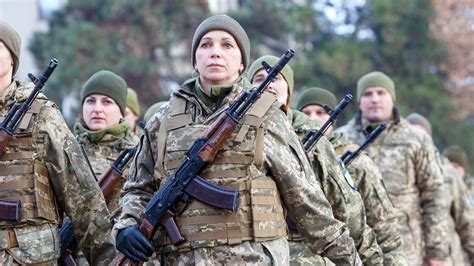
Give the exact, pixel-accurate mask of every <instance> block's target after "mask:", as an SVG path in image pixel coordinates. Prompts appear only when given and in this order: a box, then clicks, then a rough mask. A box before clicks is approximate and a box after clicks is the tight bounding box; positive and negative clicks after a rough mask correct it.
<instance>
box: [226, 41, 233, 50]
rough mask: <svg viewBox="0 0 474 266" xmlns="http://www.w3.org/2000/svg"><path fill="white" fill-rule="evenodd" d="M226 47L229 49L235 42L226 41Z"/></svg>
mask: <svg viewBox="0 0 474 266" xmlns="http://www.w3.org/2000/svg"><path fill="white" fill-rule="evenodd" d="M224 47H225V48H228V49H231V48H234V44H233V43H231V42H226V43H224Z"/></svg>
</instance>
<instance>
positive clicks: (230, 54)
mask: <svg viewBox="0 0 474 266" xmlns="http://www.w3.org/2000/svg"><path fill="white" fill-rule="evenodd" d="M249 54H250V42H249V39H248V36H247V34H246V32H245V31H244V29H243V28H242V27H241V26H240V24H239V23H238V22H236V21H235V20H234V19H232V18H230V17H228V16H226V15H217V16H212V17H209V18H207V19H206V20H204V21H203V22H202V23H201V24H200V25H199V26H198V27H197V29H196V31H195V33H194V36H193V41H192V51H191V60H192V65H193V67H194V68H195V75H194V77H193V78H191V79H189V80H187V81H185V82H184V84H183V85H182V86H181V88H180V89H179V90H178V91H177V92H174V93H173V94H172V95H171V99H170V100H169V102H168V104H167V105H165V106H163V107H162V108H161V109H160V112H159V113H157V114H155V115H154V116H153V117H152V118H151V120H150V121H149V122H148V123H147V126H146V129H147V131H148V133H149V139H148V140H147V139H146V138H147V136H146V135H145V136H144V137H143V138H142V140H141V142H140V146H139V152H138V154H137V156H136V158H135V159H134V161H133V163H132V166H131V171H130V176H129V179H128V180H127V182H126V183H125V186H124V188H123V190H124V193H123V197H122V198H121V200H122V205H121V215H120V217H119V219H118V221H117V222H116V223H115V225H114V228H113V232H112V234H113V235H114V237H115V238H116V244H117V248H118V250H119V251H121V252H123V253H124V254H125V255H126V256H127V257H129V258H131V259H132V260H135V261H145V260H148V258H149V257H150V256H152V255H153V253H155V251H157V253H156V254H155V257H157V258H158V259H159V261H161V262H166V263H167V264H168V263H169V264H178V263H184V264H200V263H203V264H234V263H256V264H261V265H270V264H278V265H279V264H282V265H285V264H288V261H289V251H288V243H287V240H286V235H287V229H286V223H285V217H284V211H283V208H285V209H286V210H287V211H288V213H289V215H290V216H291V217H292V218H293V219H294V222H295V223H296V225H297V227H298V229H300V232H301V234H302V235H303V237H304V239H305V240H306V241H308V242H307V245H308V246H309V247H310V248H311V250H312V251H313V252H315V253H316V254H320V255H323V256H327V257H328V258H329V259H331V260H332V261H333V262H334V263H338V264H355V263H356V262H357V261H358V256H357V253H356V250H355V247H354V243H353V241H352V239H351V238H350V237H349V231H348V229H347V227H346V225H344V224H343V223H341V222H339V221H337V220H336V219H334V217H333V215H332V211H331V207H330V204H329V203H328V202H327V200H326V199H325V198H324V194H323V192H322V191H321V188H320V187H319V186H316V185H314V184H310V183H309V181H310V180H314V178H315V177H314V176H312V175H314V173H313V172H312V169H311V166H310V164H309V162H308V160H307V158H306V156H305V154H304V151H303V150H302V148H301V146H300V145H299V140H298V138H297V136H296V134H295V133H294V132H293V129H292V127H291V125H290V123H289V122H288V120H287V118H286V115H285V113H284V112H283V111H282V110H281V109H280V105H279V104H278V103H276V98H275V97H274V96H272V95H271V94H268V93H266V94H265V93H264V95H263V96H262V97H261V98H260V100H258V101H257V102H256V104H255V108H252V109H251V110H250V111H249V113H247V118H246V119H245V120H244V123H243V125H242V126H241V127H238V128H237V130H236V132H234V133H233V134H232V136H231V138H230V139H228V140H227V141H226V142H225V144H224V147H223V148H222V149H221V150H220V151H219V152H218V153H217V157H216V159H215V160H214V161H213V163H211V164H210V165H208V166H206V167H205V168H204V170H203V171H202V172H201V176H202V177H203V178H206V179H207V180H208V181H210V182H212V183H215V184H219V186H221V187H223V188H231V189H236V190H238V191H239V195H240V198H239V201H240V204H239V206H238V210H237V213H235V214H233V213H231V212H230V211H227V210H221V209H216V208H214V207H210V206H208V205H206V204H204V203H201V202H199V201H196V200H193V199H191V201H190V203H189V204H188V206H187V207H186V208H185V209H184V210H183V212H182V213H181V214H180V215H179V216H178V217H176V222H177V224H178V225H181V226H180V229H181V233H182V234H183V236H184V238H185V239H186V242H185V243H183V244H181V245H179V246H173V245H171V244H170V241H169V239H168V237H167V235H166V234H165V233H164V231H162V230H159V231H158V232H157V233H156V235H155V239H154V240H153V242H154V243H151V242H150V241H149V240H148V239H146V238H145V236H144V235H143V234H142V233H141V232H140V231H139V230H138V228H137V223H138V220H139V219H140V217H141V215H142V213H143V210H144V206H145V204H146V203H147V201H148V200H149V199H150V198H151V196H152V195H153V193H154V192H155V191H157V190H158V189H159V188H160V186H161V185H163V183H164V182H165V181H166V179H167V178H169V176H170V175H171V174H172V173H173V170H174V169H176V168H177V167H178V165H179V163H180V162H181V160H182V158H183V156H184V155H185V152H186V151H187V150H188V149H189V148H190V147H191V145H192V143H193V142H194V139H195V138H196V137H197V136H199V135H201V133H202V132H203V131H204V130H205V129H206V128H207V127H208V126H209V124H211V123H212V122H213V121H214V120H215V119H216V118H217V116H218V115H219V114H220V113H222V112H223V111H224V110H225V108H226V107H228V106H229V105H230V104H231V103H232V102H233V101H234V100H235V99H236V98H237V97H238V96H239V95H240V94H242V93H243V92H244V91H246V90H248V89H249V88H250V84H249V83H248V81H247V80H246V79H245V78H244V77H243V76H242V74H243V73H244V72H245V70H246V69H247V67H248V64H249ZM204 221H205V222H204ZM153 244H154V245H153Z"/></svg>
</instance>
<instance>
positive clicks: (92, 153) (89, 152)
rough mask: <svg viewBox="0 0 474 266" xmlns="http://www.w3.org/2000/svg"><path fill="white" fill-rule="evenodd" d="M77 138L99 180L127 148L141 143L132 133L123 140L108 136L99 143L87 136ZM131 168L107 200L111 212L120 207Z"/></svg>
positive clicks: (125, 171) (126, 170) (125, 172)
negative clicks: (121, 195) (121, 191)
mask: <svg viewBox="0 0 474 266" xmlns="http://www.w3.org/2000/svg"><path fill="white" fill-rule="evenodd" d="M76 138H77V140H78V142H79V144H80V145H81V146H82V147H83V148H84V151H85V153H86V156H87V158H88V160H89V163H90V165H91V167H92V170H93V171H94V174H95V176H96V178H98V179H99V178H100V177H101V176H102V174H103V173H105V172H106V171H107V170H109V168H110V165H111V164H112V163H113V161H114V160H115V159H116V158H117V156H118V155H119V154H120V153H121V152H122V151H123V150H124V149H125V148H133V147H135V145H136V144H137V143H138V141H139V139H138V137H137V136H136V135H134V134H133V133H131V132H127V134H126V135H125V137H123V138H119V137H116V136H114V135H112V134H106V135H104V137H103V138H102V139H101V140H100V141H99V142H97V143H94V142H91V141H90V139H89V138H87V136H85V135H83V136H82V137H80V136H76ZM129 166H130V164H129V165H128V166H127V167H126V168H125V169H124V172H123V174H122V178H121V180H120V186H119V188H116V189H114V192H113V193H112V195H110V196H109V197H108V198H106V199H105V201H106V203H107V208H108V209H109V211H110V212H112V211H114V210H115V209H117V208H118V207H119V204H118V201H119V198H120V190H121V187H122V186H123V184H124V183H125V180H126V178H127V175H128V167H129Z"/></svg>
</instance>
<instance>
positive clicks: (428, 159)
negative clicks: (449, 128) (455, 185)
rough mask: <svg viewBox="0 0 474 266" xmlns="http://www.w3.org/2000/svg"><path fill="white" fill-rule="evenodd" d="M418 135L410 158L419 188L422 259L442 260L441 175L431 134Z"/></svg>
mask: <svg viewBox="0 0 474 266" xmlns="http://www.w3.org/2000/svg"><path fill="white" fill-rule="evenodd" d="M415 137H416V136H415ZM419 138H420V144H421V145H420V146H419V147H416V151H414V158H413V160H414V164H415V176H416V183H417V185H418V189H419V191H420V200H421V201H420V206H421V209H422V217H423V218H422V223H423V230H424V231H423V234H424V240H425V259H441V260H443V259H445V258H446V257H447V256H448V235H447V224H446V215H447V214H446V212H445V210H446V201H445V200H444V197H443V193H444V186H443V184H444V179H443V176H442V174H441V169H440V166H439V164H438V161H437V159H436V149H435V147H434V145H433V141H432V140H431V137H430V136H429V135H427V134H422V135H421V134H420V135H419Z"/></svg>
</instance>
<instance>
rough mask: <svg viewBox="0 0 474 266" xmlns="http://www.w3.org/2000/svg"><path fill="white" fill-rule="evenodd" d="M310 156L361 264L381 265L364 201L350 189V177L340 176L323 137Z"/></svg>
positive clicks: (380, 254)
mask: <svg viewBox="0 0 474 266" xmlns="http://www.w3.org/2000/svg"><path fill="white" fill-rule="evenodd" d="M310 154H311V155H312V156H311V157H310V161H311V164H312V166H313V170H314V172H315V173H317V175H318V176H319V179H320V180H319V182H320V183H321V185H322V189H323V191H324V193H325V195H326V198H327V199H328V201H329V203H330V204H331V206H332V210H333V214H334V217H335V218H336V219H338V220H339V221H341V222H344V223H346V224H347V226H348V227H349V230H350V236H351V237H352V239H354V242H355V245H356V248H357V251H358V253H359V255H360V258H361V259H362V262H364V263H365V264H372V265H373V264H378V265H381V264H382V263H383V253H382V250H381V248H380V247H379V245H378V244H377V239H376V235H375V233H374V231H373V230H372V228H371V227H370V226H369V225H368V224H367V222H366V214H365V206H364V202H363V201H362V198H361V196H360V194H359V193H358V192H357V191H356V190H355V188H354V189H353V188H351V187H350V186H351V184H350V183H351V182H352V181H351V177H350V175H348V174H344V173H343V170H345V169H343V168H342V166H341V165H340V163H339V157H338V156H337V154H336V152H335V151H334V148H333V146H332V145H331V143H330V142H329V141H328V140H327V139H326V138H325V137H322V138H321V139H320V140H319V142H318V143H317V145H316V146H315V148H314V149H313V150H312V151H311V152H310Z"/></svg>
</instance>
